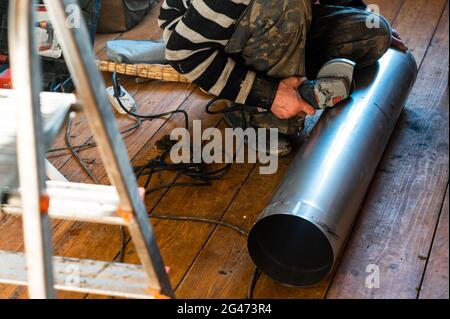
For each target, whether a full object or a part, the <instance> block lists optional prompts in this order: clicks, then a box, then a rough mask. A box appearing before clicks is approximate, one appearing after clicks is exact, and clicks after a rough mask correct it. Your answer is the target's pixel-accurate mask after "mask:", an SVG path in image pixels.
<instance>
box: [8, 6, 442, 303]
mask: <svg viewBox="0 0 450 319" xmlns="http://www.w3.org/2000/svg"><path fill="white" fill-rule="evenodd" d="M370 2H371V3H377V4H378V5H380V7H381V13H382V14H383V15H385V16H386V17H387V18H388V19H389V20H390V21H391V22H392V23H393V25H394V27H395V28H396V29H397V30H398V31H399V32H400V34H401V35H402V36H403V38H404V39H405V40H406V42H407V44H408V45H409V47H410V48H411V49H412V51H413V54H414V56H415V58H416V60H417V63H418V65H419V67H420V73H419V76H418V80H417V83H416V85H415V88H414V90H413V92H412V94H411V96H410V98H409V101H408V103H407V106H406V109H405V111H404V112H403V114H402V116H401V119H400V121H399V123H398V126H397V129H396V131H395V133H394V135H393V137H392V139H391V142H390V144H389V147H388V149H387V151H386V154H385V155H384V158H383V160H382V163H381V164H380V166H379V168H378V172H377V174H376V176H375V178H374V180H373V183H372V185H371V189H370V192H369V194H368V195H367V198H366V200H365V204H364V206H363V208H362V210H361V213H360V216H359V218H358V221H357V223H356V225H355V227H354V229H353V232H352V235H351V237H350V240H349V242H348V244H347V247H346V248H345V252H344V254H343V256H342V258H341V260H340V263H339V265H338V267H337V269H336V271H335V273H334V274H333V275H332V276H331V277H330V278H328V279H327V280H326V281H325V282H323V283H322V284H320V285H319V286H317V287H314V288H309V289H294V288H287V287H283V286H281V285H279V284H277V283H275V282H273V281H272V280H271V279H270V278H267V277H265V276H262V277H261V279H260V280H259V281H258V284H257V286H256V290H255V297H256V298H449V283H448V277H449V256H448V246H449V230H448V225H449V219H448V214H449V210H448V205H449V202H448V196H449V194H448V177H449V172H448V167H449V162H448V151H449V139H448V133H449V131H448V121H449V117H448V116H449V113H448V111H449V110H448V108H449V96H448V50H449V39H448V31H449V11H448V10H449V9H448V1H447V0H377V1H374V0H371V1H370ZM157 11H158V10H154V12H152V13H151V14H150V15H149V16H148V17H147V19H146V21H144V22H143V23H142V24H141V25H139V26H138V27H137V28H135V29H133V30H132V31H130V32H127V33H125V34H115V35H99V36H98V37H97V40H96V45H95V50H96V52H97V53H98V55H99V56H100V57H102V56H103V52H102V48H103V47H104V44H105V41H107V40H110V39H113V38H123V39H143V38H146V39H158V38H159V37H160V36H161V32H160V31H159V30H158V27H157V22H156V16H157ZM107 77H109V75H108V76H106V75H105V78H107ZM122 82H123V84H124V86H125V87H126V88H127V89H128V91H130V92H131V93H132V94H133V95H134V97H135V98H136V100H137V101H138V102H139V112H140V113H150V112H160V111H169V110H176V109H183V110H186V111H187V112H188V113H189V115H190V118H191V119H192V120H194V119H201V120H202V126H203V127H208V126H210V127H211V126H213V127H214V126H217V127H223V124H222V122H221V117H220V116H209V115H206V114H205V112H204V105H205V103H206V102H207V101H208V100H209V99H210V98H211V97H210V96H207V95H205V94H203V93H202V92H201V91H200V90H199V89H198V88H196V87H195V86H193V85H187V84H174V83H161V82H148V83H144V84H136V83H135V82H134V79H132V78H123V81H122ZM108 83H109V81H108ZM393 85H395V84H394V83H393ZM118 121H119V123H120V125H121V127H123V128H125V127H127V126H129V125H132V124H133V121H131V120H130V119H128V118H126V117H118ZM182 123H183V122H182V118H181V117H180V116H178V115H175V116H172V117H170V119H165V120H164V119H159V120H154V121H151V122H145V123H144V124H143V125H142V126H141V127H140V128H139V129H138V130H137V131H136V132H135V133H134V134H131V135H129V136H127V137H126V144H127V147H128V151H129V156H130V158H131V159H132V162H133V164H134V165H137V164H142V163H145V161H146V160H147V159H149V158H152V157H153V156H154V154H155V142H156V141H158V140H159V139H160V138H161V137H162V136H164V135H165V134H167V133H169V132H170V130H171V129H172V128H174V127H180V126H182ZM91 138H92V137H91V133H90V132H89V129H88V127H87V124H86V121H85V119H84V118H83V116H80V117H78V118H77V119H76V120H75V123H74V128H73V140H74V143H84V142H86V141H88V140H90V139H91ZM55 146H65V143H64V138H63V136H62V135H61V136H60V138H59V139H58V140H57V142H56V143H55ZM82 157H83V158H84V159H85V160H86V161H87V162H88V163H89V166H90V168H91V169H92V170H93V172H94V173H95V175H96V176H97V178H98V179H99V180H100V181H101V182H102V183H108V180H107V177H106V175H105V172H104V170H103V168H102V163H101V161H100V158H99V155H98V153H97V151H96V150H89V151H85V152H82ZM50 160H51V162H52V163H53V164H54V165H55V166H56V167H57V168H58V169H60V170H61V172H62V173H63V174H64V175H66V177H67V178H68V179H69V180H70V181H74V182H89V183H90V182H92V181H91V180H90V179H89V178H88V176H87V175H86V174H85V173H84V172H83V170H82V169H81V167H80V166H79V165H78V164H77V162H76V161H74V159H73V158H72V157H71V156H70V155H69V154H68V153H65V154H63V155H62V156H59V157H50ZM291 160H292V157H287V158H283V159H282V160H281V162H280V169H279V171H278V172H277V173H276V174H275V175H273V176H272V175H269V176H267V175H260V174H259V173H258V165H253V164H239V165H233V166H232V169H231V171H230V173H229V174H228V175H227V176H226V177H225V178H224V179H222V180H220V181H216V182H214V183H213V185H212V186H211V187H208V188H184V187H183V188H172V189H170V190H163V191H160V192H158V193H155V194H152V195H151V196H148V198H147V200H146V204H147V207H148V210H149V211H152V213H153V214H164V215H189V216H201V217H207V218H211V219H217V220H223V221H227V222H230V223H233V224H235V225H238V226H240V227H243V228H245V229H249V228H250V227H251V225H252V223H253V222H254V220H255V218H256V217H257V216H258V215H259V213H260V212H261V210H262V209H263V208H264V207H265V205H266V204H267V203H268V201H269V200H270V197H271V195H272V193H273V191H274V190H275V188H276V186H277V185H278V183H279V182H280V180H281V178H282V177H283V175H284V174H285V171H286V169H287V167H288V165H289V163H290V161H291ZM175 180H179V181H180V180H182V178H181V177H179V176H178V175H177V174H175V173H164V174H162V175H160V176H158V177H157V178H155V179H154V186H156V185H160V184H164V183H167V182H171V181H175ZM0 218H2V217H0ZM152 223H153V225H154V228H155V232H156V238H157V241H158V244H159V246H160V247H161V251H162V255H163V257H164V260H165V262H166V264H167V265H168V266H169V267H170V279H171V282H172V284H173V286H174V287H175V288H176V294H177V296H178V297H180V298H244V297H245V296H246V291H247V287H248V281H249V278H250V276H251V273H252V270H253V264H252V262H251V260H250V258H249V256H248V253H247V249H246V239H245V238H244V237H243V236H240V235H238V234H237V233H235V232H233V231H231V230H228V229H225V228H223V227H220V226H219V227H215V226H210V225H204V224H198V223H192V222H179V221H152ZM21 232H22V228H21V221H20V219H18V218H16V217H11V216H8V217H3V218H2V219H0V249H7V250H13V251H20V250H23V243H22V233H21ZM53 238H54V241H53V242H54V247H55V254H57V255H60V256H69V257H79V258H91V259H99V260H105V261H111V260H117V258H118V255H119V249H120V232H119V229H118V228H116V227H113V226H99V225H91V224H84V223H74V222H67V221H55V222H54V223H53ZM125 260H126V262H131V263H138V262H139V260H138V258H137V256H136V254H135V251H134V248H133V245H132V244H131V243H129V244H128V245H127V249H126V253H125ZM369 264H376V265H378V266H379V267H380V271H381V274H380V275H381V277H380V288H379V289H368V288H366V286H365V280H366V276H367V275H368V274H367V273H366V267H367V265H369ZM26 296H27V294H26V289H25V288H23V287H13V286H0V297H1V298H25V297H26ZM59 297H60V298H104V297H100V296H92V295H81V294H76V293H67V292H60V293H59Z"/></svg>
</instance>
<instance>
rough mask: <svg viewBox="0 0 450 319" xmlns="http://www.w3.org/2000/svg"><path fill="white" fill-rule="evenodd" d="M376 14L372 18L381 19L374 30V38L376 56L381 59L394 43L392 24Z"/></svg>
mask: <svg viewBox="0 0 450 319" xmlns="http://www.w3.org/2000/svg"><path fill="white" fill-rule="evenodd" d="M373 16H374V14H372V15H371V16H370V18H374V19H379V23H378V24H375V28H372V30H373V31H372V36H373V41H374V48H375V50H376V52H375V54H376V55H378V56H379V57H381V56H382V55H383V54H384V53H386V51H387V50H388V49H389V47H390V46H391V41H392V27H391V24H390V23H389V22H388V21H387V20H386V18H384V17H383V16H379V15H376V16H375V17H373Z"/></svg>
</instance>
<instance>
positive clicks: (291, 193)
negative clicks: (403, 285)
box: [248, 49, 417, 287]
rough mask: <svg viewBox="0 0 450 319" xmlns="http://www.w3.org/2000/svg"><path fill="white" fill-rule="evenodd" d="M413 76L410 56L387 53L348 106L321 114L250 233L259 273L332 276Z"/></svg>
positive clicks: (298, 280)
mask: <svg viewBox="0 0 450 319" xmlns="http://www.w3.org/2000/svg"><path fill="white" fill-rule="evenodd" d="M416 75H417V66H416V63H415V61H414V58H413V57H412V55H411V54H405V53H401V52H399V51H395V50H392V49H391V50H389V51H388V52H387V53H386V54H385V55H384V56H383V57H382V59H381V60H380V61H379V62H378V63H377V64H376V65H374V66H373V67H370V68H366V69H363V70H359V71H357V72H356V74H355V79H356V87H357V88H356V90H355V91H354V93H353V97H352V99H350V100H348V101H347V102H345V103H344V104H343V105H339V106H338V107H336V108H334V109H330V110H328V111H325V112H324V114H323V115H322V117H321V118H320V120H319V122H318V123H317V125H316V127H315V128H314V129H313V131H312V133H311V135H310V137H309V138H308V140H307V141H306V142H305V144H304V145H303V147H302V148H301V149H300V151H299V153H298V154H297V155H296V157H295V159H294V160H293V163H292V164H291V167H290V168H289V170H288V172H287V173H286V176H285V177H284V180H283V181H282V183H281V185H280V186H279V189H278V191H277V192H276V193H275V195H274V197H273V199H272V201H271V202H270V204H269V206H268V207H267V208H266V209H265V210H264V211H263V213H262V214H261V216H260V217H259V219H258V221H257V222H256V224H255V225H254V226H253V228H252V230H251V231H250V234H249V239H248V250H249V253H250V255H251V257H252V259H253V261H254V262H255V264H256V266H257V267H258V268H259V269H260V270H262V271H263V272H264V273H266V274H267V275H269V276H270V277H272V278H273V279H275V280H276V281H279V282H281V283H283V284H286V285H291V286H300V287H307V286H311V285H315V284H317V283H319V282H321V281H322V280H324V279H325V278H326V277H327V276H328V275H329V274H330V272H331V271H332V269H333V267H334V264H335V263H336V260H337V258H338V256H339V253H340V250H341V248H342V246H343V244H344V242H345V240H346V238H347V237H348V235H349V232H350V229H351V226H352V224H353V222H354V220H355V217H356V215H357V213H358V211H359V209H360V206H361V204H362V201H363V198H364V195H365V194H366V191H367V189H368V187H369V184H370V182H371V180H372V177H373V176H374V173H375V170H376V168H377V166H378V163H379V162H380V160H381V157H382V155H383V152H384V150H385V148H386V146H387V144H388V141H389V138H390V137H391V134H392V132H393V130H394V127H395V125H396V123H397V120H398V118H399V116H400V113H401V112H402V109H403V106H404V105H405V102H406V99H407V97H408V95H409V92H410V90H411V88H412V86H413V84H414V82H415V79H416Z"/></svg>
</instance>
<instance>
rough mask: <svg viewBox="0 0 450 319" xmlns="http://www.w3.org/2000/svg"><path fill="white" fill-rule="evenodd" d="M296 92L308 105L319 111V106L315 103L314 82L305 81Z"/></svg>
mask: <svg viewBox="0 0 450 319" xmlns="http://www.w3.org/2000/svg"><path fill="white" fill-rule="evenodd" d="M298 92H299V93H300V95H301V97H302V98H303V99H304V100H305V101H306V102H307V103H309V104H310V105H311V106H312V107H314V108H315V109H316V110H320V109H321V108H320V107H319V104H318V103H317V98H316V92H315V81H305V82H303V84H302V85H300V87H299V88H298Z"/></svg>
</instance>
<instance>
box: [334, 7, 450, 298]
mask: <svg viewBox="0 0 450 319" xmlns="http://www.w3.org/2000/svg"><path fill="white" fill-rule="evenodd" d="M407 3H413V2H412V1H411V2H407ZM407 3H406V4H407ZM406 4H405V6H406ZM418 4H419V1H417V2H415V3H414V5H413V6H412V7H411V9H410V10H406V9H405V10H404V11H403V14H406V15H408V16H409V15H412V16H411V18H413V19H422V21H424V22H425V21H427V26H426V27H425V26H424V25H422V24H418V25H419V26H420V27H419V28H417V30H410V34H411V35H412V34H418V39H416V40H414V42H415V43H416V48H417V49H416V50H415V54H416V59H417V60H418V61H419V62H420V61H421V60H422V58H421V55H423V54H425V52H426V51H427V50H426V49H425V48H426V47H428V45H426V44H425V43H428V42H429V40H428V38H430V37H431V34H433V33H434V32H435V30H434V29H435V28H434V27H433V24H435V23H431V19H435V20H436V19H437V20H439V17H442V18H441V19H440V23H439V26H438V28H437V30H436V32H435V34H434V37H433V41H432V43H431V46H430V47H429V49H428V52H427V55H426V57H425V59H424V61H423V63H422V64H421V65H422V66H421V68H420V72H419V76H418V79H417V82H416V85H415V87H414V89H413V92H412V93H411V95H410V98H409V100H408V102H407V106H406V109H405V111H404V112H403V114H402V116H401V118H400V121H399V123H398V125H397V129H396V132H395V133H394V136H393V137H392V140H391V143H390V145H389V147H388V149H387V151H386V154H385V155H384V158H383V160H382V162H381V164H380V167H379V169H378V172H377V174H376V176H375V178H374V181H373V183H372V186H371V190H370V192H369V194H368V197H367V200H366V202H365V204H364V207H363V209H362V211H361V214H360V217H359V219H358V223H357V224H356V227H355V229H354V231H353V233H352V236H351V238H350V241H349V243H348V246H347V248H346V250H345V253H344V256H343V259H342V262H341V264H340V265H339V268H338V270H337V273H336V276H335V278H334V280H333V283H332V285H331V288H330V291H329V293H328V295H327V297H328V298H350V297H351V298H416V296H417V292H418V289H420V283H421V280H422V277H423V272H424V269H425V265H426V261H427V256H428V252H429V249H430V246H431V243H432V238H433V234H434V230H435V228H436V223H437V221H438V217H439V213H440V209H441V206H442V199H443V198H444V194H445V191H446V187H447V184H448V49H449V47H448V45H449V42H448V5H447V6H446V8H445V10H444V11H443V10H442V8H443V6H445V5H446V1H445V2H444V1H441V2H438V1H433V2H429V1H424V2H422V3H421V5H420V9H421V10H420V14H424V15H425V14H426V15H427V17H419V16H414V14H415V13H414V12H415V10H416V9H417V7H416V6H417V5H418ZM413 9H414V10H413ZM401 14H402V13H401ZM431 17H433V18H431ZM437 20H436V21H437ZM399 21H400V22H401V23H403V24H405V25H407V26H408V27H409V28H411V27H413V23H409V22H408V19H407V18H406V17H401V18H400V19H399ZM401 28H402V29H405V27H401ZM399 29H400V28H399ZM419 29H420V30H419ZM425 29H427V30H425ZM427 32H428V33H430V35H428V36H426V33H427ZM422 41H423V42H425V43H423V44H421V42H422ZM419 65H420V63H419ZM370 264H375V265H377V266H378V267H379V269H380V288H379V289H369V288H367V287H366V286H365V280H366V276H367V273H366V267H367V266H368V265H370Z"/></svg>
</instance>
